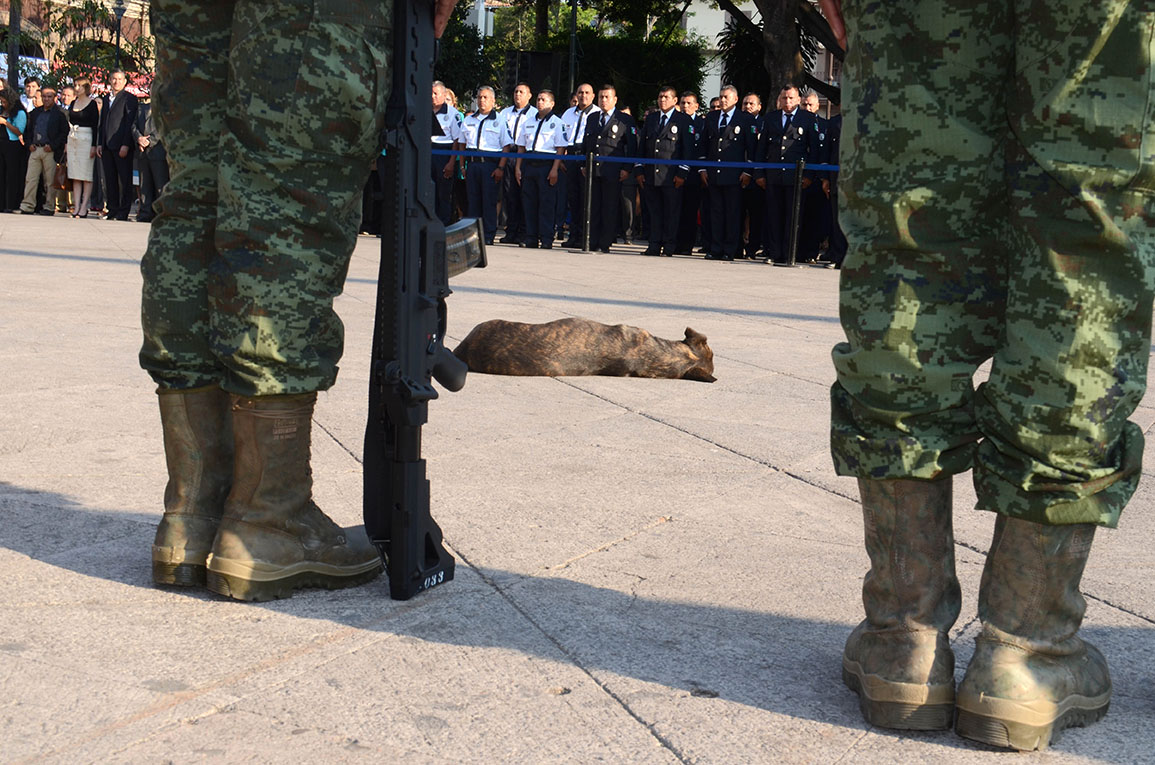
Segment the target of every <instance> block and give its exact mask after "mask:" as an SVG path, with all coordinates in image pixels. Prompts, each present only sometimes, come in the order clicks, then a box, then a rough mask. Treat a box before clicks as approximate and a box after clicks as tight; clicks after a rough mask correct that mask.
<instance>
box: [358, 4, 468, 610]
mask: <svg viewBox="0 0 1155 765" xmlns="http://www.w3.org/2000/svg"><path fill="white" fill-rule="evenodd" d="M393 27H394V48H393V51H394V56H393V61H394V66H395V69H394V71H393V90H392V92H391V93H390V97H389V102H388V105H387V107H386V110H385V156H384V157H379V158H378V162H384V163H385V165H384V167H385V173H384V187H385V200H384V203H383V205H384V207H383V210H382V215H381V270H380V275H379V277H378V280H377V317H376V320H375V323H374V327H373V358H372V365H371V367H370V372H369V423H368V426H367V427H366V429H365V452H364V454H365V464H364V467H365V471H364V472H365V505H364V515H365V531H366V533H368V535H369V539H370V540H371V541H372V542H373V544H374V545H375V546H376V547H377V550H378V551H379V552H380V553H381V557H382V558H383V559H384V560H385V565H386V568H387V570H388V574H389V594H390V596H391V597H393V598H394V599H395V600H408V599H409V598H411V597H413V596H414V595H416V594H417V593H419V592H421V591H422V590H427V589H429V588H430V587H435V586H437V585H439V584H442V583H444V582H448V581H450V580H451V579H453V569H454V560H453V556H452V555H450V554H449V553H448V552H446V550H445V548H444V546H443V545H442V541H441V528H440V527H439V526H438V525H437V522H436V521H434V520H433V517H432V516H431V515H430V513H429V481H428V480H427V479H426V477H425V460H423V459H421V426H422V425H424V424H425V422H426V420H427V419H428V414H429V412H428V402H429V401H430V400H432V399H435V398H437V391H436V389H434V387H433V379H436V380H437V381H438V382H439V383H441V385H442V386H444V387H445V388H446V389H448V390H451V391H458V390H461V388H462V386H463V385H465V374H466V371H467V367H466V365H465V364H464V363H463V362H461V361H460V360H458V359H457V357H455V356H454V355H453V354H452V353H450V352H449V350H448V349H446V348H445V346H444V345H443V344H442V343H443V340H444V337H445V323H446V312H445V299H446V298H447V297H448V296H449V295H450V292H451V290H450V289H449V277H450V276H453V275H456V274H459V273H461V272H463V271H466V270H468V269H470V268H473V267H478V268H482V267H484V266H485V264H486V261H485V239H484V237H483V236H482V234H481V224H480V222H479V221H477V220H463V221H460V222H459V223H457V224H455V225H454V226H451V227H450V228H449V229H448V230H447V229H446V228H445V226H443V225H442V223H441V221H440V220H439V219H438V218H437V215H436V213H435V208H434V202H433V180H432V178H431V177H430V164H431V162H432V155H431V154H430V152H431V150H432V147H431V145H430V140H429V137H430V135H431V132H430V130H431V125H432V119H433V107H432V106H431V104H430V102H429V94H430V92H431V90H432V87H433V60H434V57H435V55H436V41H435V40H434V39H433V0H398V2H397V3H396V5H395V8H394V18H393Z"/></svg>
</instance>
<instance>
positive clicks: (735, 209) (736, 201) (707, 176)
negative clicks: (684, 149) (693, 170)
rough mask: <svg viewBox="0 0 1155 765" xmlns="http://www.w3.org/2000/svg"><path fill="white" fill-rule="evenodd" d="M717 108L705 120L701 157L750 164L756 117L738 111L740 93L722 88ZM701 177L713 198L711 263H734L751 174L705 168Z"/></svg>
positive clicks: (709, 247)
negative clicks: (744, 191) (744, 194)
mask: <svg viewBox="0 0 1155 765" xmlns="http://www.w3.org/2000/svg"><path fill="white" fill-rule="evenodd" d="M718 107H719V108H718V109H717V110H716V111H711V112H710V114H709V115H708V116H707V117H706V128H705V130H704V131H703V133H702V142H701V144H700V145H699V147H698V158H699V159H701V160H706V161H709V162H751V161H753V159H754V156H755V154H756V152H757V150H758V141H757V138H756V137H755V135H754V118H753V117H752V116H750V115H749V114H747V113H746V112H744V111H742V110H741V109H739V108H738V91H737V89H735V88H734V86H733V85H723V86H722V91H721V93H720V94H719V95H718ZM698 176H699V177H700V178H701V179H702V183H704V184H705V186H706V190H707V193H708V194H709V195H710V233H711V239H710V242H709V243H708V244H707V245H706V246H707V253H706V258H707V259H708V260H733V259H734V258H735V257H736V256H737V255H738V248H739V247H740V246H741V243H742V189H744V188H745V187H746V186H748V185H749V184H750V178H751V172H750V171H749V170H742V169H740V168H737V167H719V168H705V167H703V168H702V169H701V170H700V171H699V172H698Z"/></svg>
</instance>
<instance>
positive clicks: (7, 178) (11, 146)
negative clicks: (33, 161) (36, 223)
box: [0, 134, 28, 210]
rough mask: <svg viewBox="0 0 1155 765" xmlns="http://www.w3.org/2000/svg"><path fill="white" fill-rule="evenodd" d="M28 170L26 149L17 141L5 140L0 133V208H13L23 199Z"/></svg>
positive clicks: (5, 135) (18, 205) (4, 136)
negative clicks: (0, 197) (0, 193)
mask: <svg viewBox="0 0 1155 765" xmlns="http://www.w3.org/2000/svg"><path fill="white" fill-rule="evenodd" d="M27 172H28V149H25V148H24V144H22V143H20V142H19V141H9V140H7V134H4V135H0V182H2V185H3V192H4V197H3V202H4V204H3V206H2V207H0V210H15V209H17V208H19V207H20V203H21V202H22V201H23V200H24V176H25V174H27Z"/></svg>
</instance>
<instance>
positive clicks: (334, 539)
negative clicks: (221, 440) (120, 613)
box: [208, 393, 383, 600]
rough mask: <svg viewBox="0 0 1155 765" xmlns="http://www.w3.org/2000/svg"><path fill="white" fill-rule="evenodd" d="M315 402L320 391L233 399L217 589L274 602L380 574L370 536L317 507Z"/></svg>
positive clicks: (212, 576) (215, 562)
mask: <svg viewBox="0 0 1155 765" xmlns="http://www.w3.org/2000/svg"><path fill="white" fill-rule="evenodd" d="M316 400H317V394H315V393H308V394H301V395H295V396H264V397H261V398H241V397H238V396H234V397H233V432H234V436H235V445H236V460H235V462H234V467H233V475H234V481H233V489H232V492H230V494H229V498H228V500H227V501H226V503H225V515H224V518H222V519H221V524H220V529H219V530H218V532H217V538H216V542H215V544H214V545H213V550H212V555H211V556H210V558H209V565H208V587H209V589H210V590H212V591H213V592H216V593H219V594H221V595H227V596H228V597H231V598H237V599H238V600H272V599H274V598H286V597H288V596H289V595H291V594H292V592H293V590H295V589H299V588H301V587H325V588H328V589H337V588H340V587H352V586H353V585H357V584H362V583H363V582H368V581H369V580H371V579H373V578H374V577H376V576H377V575H378V574H380V573H381V570H382V568H383V566H382V563H381V557H380V556H379V555H378V554H377V550H376V549H374V547H373V546H372V545H371V544H370V543H369V539H368V537H366V536H365V533H364V532H363V531H358V532H357V533H356V534H352V533H349V532H346V531H345V530H344V529H342V528H341V527H340V526H338V525H337V524H336V523H334V522H333V521H332V520H331V519H330V518H329V517H328V516H327V515H325V514H324V513H323V512H321V510H320V509H319V508H318V507H317V506H316V505H315V504H314V503H313V474H312V470H311V469H310V466H309V434H310V430H311V425H312V416H313V404H314V403H315V402H316Z"/></svg>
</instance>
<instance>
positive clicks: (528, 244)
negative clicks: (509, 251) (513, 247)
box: [521, 242, 537, 250]
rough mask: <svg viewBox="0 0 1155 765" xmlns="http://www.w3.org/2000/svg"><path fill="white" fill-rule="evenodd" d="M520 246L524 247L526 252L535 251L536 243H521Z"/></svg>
mask: <svg viewBox="0 0 1155 765" xmlns="http://www.w3.org/2000/svg"><path fill="white" fill-rule="evenodd" d="M521 246H522V247H525V248H526V249H527V250H536V249H537V242H522V243H521Z"/></svg>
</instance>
